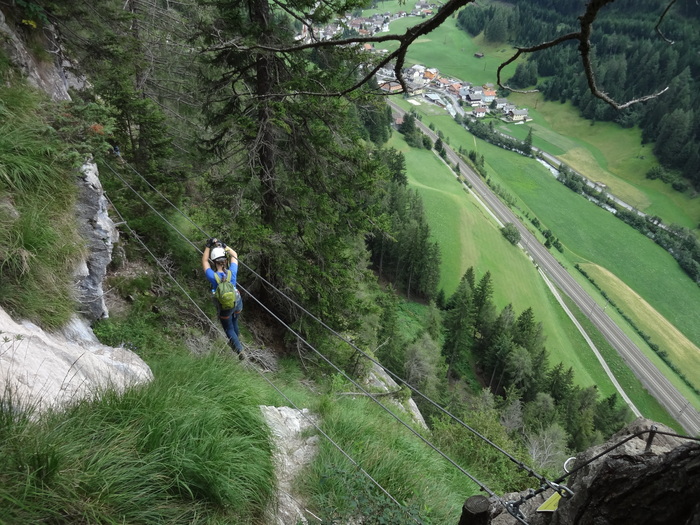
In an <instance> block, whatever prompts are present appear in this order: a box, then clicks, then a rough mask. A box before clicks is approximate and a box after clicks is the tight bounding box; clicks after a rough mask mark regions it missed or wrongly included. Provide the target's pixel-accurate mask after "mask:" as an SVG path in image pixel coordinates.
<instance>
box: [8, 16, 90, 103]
mask: <svg viewBox="0 0 700 525" xmlns="http://www.w3.org/2000/svg"><path fill="white" fill-rule="evenodd" d="M43 29H44V31H42V29H34V28H31V27H30V26H26V32H27V33H28V34H27V35H25V34H23V30H22V29H15V28H13V27H11V24H10V23H8V21H7V19H6V18H5V15H4V14H3V13H2V11H0V48H2V50H3V51H4V52H5V54H7V56H8V57H9V58H10V62H11V63H12V64H13V65H14V66H15V67H16V68H17V69H19V70H20V72H21V73H22V75H23V76H24V77H26V79H27V82H28V83H29V85H31V86H33V87H35V88H37V89H39V90H41V91H44V92H45V93H47V94H48V95H49V96H50V97H51V99H52V100H70V99H71V98H70V95H69V94H68V88H70V87H80V86H82V85H84V84H85V82H84V81H81V80H79V79H78V78H77V77H75V76H74V75H72V74H71V73H70V72H69V69H68V67H69V66H70V64H69V62H68V60H67V59H66V58H65V57H64V56H63V53H62V50H61V47H60V44H59V43H58V39H57V37H56V34H55V32H54V31H53V30H52V28H51V26H48V27H45V28H43ZM32 32H33V33H36V34H31V33H32ZM27 37H31V38H34V39H37V38H39V39H41V40H42V45H43V46H44V47H45V48H46V49H47V50H48V52H49V53H50V54H51V55H52V56H53V60H51V61H49V62H47V61H45V60H40V59H38V58H37V57H35V56H34V55H33V54H32V53H30V52H29V51H28V47H27V45H26V40H27Z"/></svg>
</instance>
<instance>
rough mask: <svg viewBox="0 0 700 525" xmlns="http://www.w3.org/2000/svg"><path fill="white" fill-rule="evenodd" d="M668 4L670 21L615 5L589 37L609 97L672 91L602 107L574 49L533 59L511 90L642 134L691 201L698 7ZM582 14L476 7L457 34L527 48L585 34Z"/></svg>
mask: <svg viewBox="0 0 700 525" xmlns="http://www.w3.org/2000/svg"><path fill="white" fill-rule="evenodd" d="M670 4H672V5H671V7H670V9H669V10H668V12H667V13H666V14H665V16H664V17H663V19H662V14H663V13H664V10H665V8H666V7H667V3H664V2H661V3H660V2H655V1H652V0H645V1H641V2H640V1H632V0H625V1H617V2H614V3H612V4H610V5H608V6H606V7H605V9H603V10H602V11H601V12H600V13H599V15H598V17H597V19H596V21H595V24H594V28H593V31H592V34H591V43H592V45H593V57H592V58H593V66H594V73H595V77H596V80H597V82H598V84H599V87H600V89H601V90H602V91H603V92H605V93H607V94H609V95H610V96H611V97H612V98H613V99H614V100H616V101H618V102H620V103H622V102H626V101H628V100H632V99H635V98H638V97H641V96H645V95H651V94H653V93H656V92H659V91H661V90H662V89H664V88H666V87H668V88H669V89H668V90H667V91H666V92H665V93H663V94H662V95H661V96H659V97H657V98H654V99H652V100H650V101H647V102H645V103H641V104H635V105H633V106H630V107H629V108H627V109H624V110H622V111H617V110H615V109H613V108H612V107H611V106H610V105H608V104H606V103H605V102H603V101H602V100H600V99H597V98H595V97H594V96H593V95H592V94H591V93H590V91H589V86H588V84H587V81H586V78H585V76H584V75H581V74H580V71H581V59H580V56H579V50H578V47H577V45H576V42H575V41H569V42H564V43H562V44H560V45H557V46H555V47H551V48H549V49H545V50H542V51H540V52H537V53H533V54H530V55H528V60H527V61H526V62H522V63H520V64H519V65H518V67H517V69H516V72H515V75H514V76H513V77H512V78H510V79H504V80H505V81H506V82H507V83H508V84H509V85H510V86H511V87H513V88H528V87H532V86H536V87H537V88H538V89H539V90H541V91H542V92H543V94H544V96H545V97H546V98H547V99H549V100H560V101H562V102H564V101H567V100H570V101H572V102H573V104H574V105H575V106H576V107H578V108H579V110H580V112H581V115H582V116H583V117H585V118H587V119H590V120H592V121H595V120H600V121H613V122H617V123H619V124H620V125H622V126H625V127H630V126H639V127H640V128H641V129H642V137H643V141H644V142H653V143H654V153H655V154H656V155H657V157H658V158H659V160H660V162H661V163H662V165H663V166H664V168H666V169H667V170H669V171H670V172H671V173H670V174H669V175H667V176H666V178H667V179H668V182H671V183H673V186H674V188H675V189H677V190H679V191H685V190H686V189H688V187H689V185H692V186H693V187H695V189H700V170H699V169H698V166H699V165H700V119H698V118H697V116H696V111H697V108H698V106H699V105H700V99H699V98H698V97H699V96H700V95H699V93H700V89H698V82H699V81H700V57H699V56H698V53H697V48H698V45H699V44H700V33H698V30H697V28H698V21H699V19H700V7H699V6H698V4H697V3H695V2H678V3H675V2H670ZM583 7H584V5H583V2H581V1H579V0H566V1H549V0H535V1H528V2H516V3H515V4H514V5H509V4H501V3H498V4H496V3H494V4H491V5H489V6H488V7H480V8H477V7H475V6H473V5H469V6H467V8H466V9H463V10H462V11H460V13H459V17H458V24H459V25H460V27H462V28H463V29H464V30H465V31H467V32H468V33H469V34H471V35H477V34H479V33H481V32H482V31H483V33H484V37H485V38H486V39H487V40H488V41H492V42H503V41H508V42H510V43H512V44H513V45H516V46H520V47H527V46H532V45H536V44H540V43H542V42H547V41H550V40H552V39H554V38H556V37H560V36H562V35H565V34H567V33H570V32H575V31H577V30H578V21H577V16H578V15H579V14H581V13H582V12H583ZM659 22H660V23H659ZM657 24H658V26H659V31H658V32H657V31H656V30H655V27H656V26H657ZM650 177H653V178H656V177H658V174H657V173H653V174H650Z"/></svg>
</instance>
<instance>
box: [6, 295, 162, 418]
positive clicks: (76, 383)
mask: <svg viewBox="0 0 700 525" xmlns="http://www.w3.org/2000/svg"><path fill="white" fill-rule="evenodd" d="M0 333H1V334H2V335H1V336H0V397H5V398H6V399H8V397H7V396H8V395H9V399H11V400H12V402H13V404H20V405H22V406H33V407H35V408H36V409H37V410H38V411H39V412H41V411H44V410H46V409H48V408H60V407H61V406H63V405H65V404H67V403H70V402H71V401H74V400H77V399H81V398H86V397H91V396H95V395H98V394H99V393H100V391H102V390H103V389H105V388H112V389H116V390H118V391H123V390H124V389H125V388H126V387H129V386H132V385H138V384H141V383H145V382H148V381H150V380H151V379H152V378H153V376H152V373H151V370H150V368H149V367H148V365H147V364H146V363H145V362H144V361H143V360H142V359H141V358H140V357H138V356H137V355H136V354H134V353H133V352H131V351H129V350H126V349H124V348H112V347H109V346H105V345H102V344H100V343H99V342H98V341H97V339H96V338H95V336H94V335H93V333H92V330H91V329H90V328H89V326H88V325H87V324H86V323H85V321H82V320H79V319H77V318H76V319H74V320H73V321H72V322H71V323H69V325H68V326H67V327H66V328H64V330H63V332H62V333H56V334H47V333H46V332H44V331H43V330H42V329H41V328H39V327H38V326H36V325H34V324H32V323H29V322H24V323H22V324H20V323H17V322H15V321H13V320H12V319H11V318H10V316H9V315H7V313H5V311H4V310H2V309H0Z"/></svg>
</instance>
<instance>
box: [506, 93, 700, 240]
mask: <svg viewBox="0 0 700 525" xmlns="http://www.w3.org/2000/svg"><path fill="white" fill-rule="evenodd" d="M508 98H509V99H511V100H512V101H513V102H514V103H516V104H517V105H518V106H521V107H527V108H528V110H529V115H530V116H531V117H532V118H533V120H532V122H528V123H527V124H525V125H517V126H515V125H512V124H510V125H508V124H505V123H502V122H501V123H500V125H499V126H498V130H499V131H501V132H503V133H507V134H509V135H511V136H513V137H516V138H520V139H523V138H525V136H527V133H528V127H532V132H533V144H534V145H535V146H536V147H538V148H540V149H542V150H543V151H546V152H547V153H550V154H552V155H554V156H556V157H558V158H559V159H560V160H562V161H563V162H565V163H566V164H567V165H569V166H571V167H572V168H573V169H575V170H576V171H578V172H580V173H582V174H583V175H585V176H586V177H587V178H589V179H591V180H595V181H598V182H602V183H604V184H605V185H606V186H607V187H608V191H609V192H610V193H612V194H613V195H615V196H616V197H619V198H620V199H622V200H623V201H625V202H627V203H628V204H630V205H632V206H634V207H635V208H637V209H639V210H641V211H643V212H645V213H647V214H649V215H658V216H659V217H661V218H662V219H663V220H664V222H666V223H667V224H679V225H681V226H684V227H686V228H690V229H695V230H696V232H697V228H698V224H699V223H700V199H698V198H697V197H695V198H694V197H693V196H692V195H691V194H690V193H679V192H677V191H675V190H674V189H673V188H671V186H670V185H669V184H665V183H663V182H662V181H660V180H649V179H647V178H646V173H647V172H648V171H649V169H650V168H651V167H652V166H655V165H656V164H657V162H656V158H655V157H654V153H653V151H652V148H653V145H652V144H644V145H643V144H642V143H641V140H642V139H641V131H640V130H639V128H630V129H623V128H621V127H620V126H618V125H617V124H614V123H612V122H595V123H592V122H590V121H587V120H584V119H582V118H581V117H579V116H578V110H577V109H576V108H574V107H573V106H572V105H571V103H566V104H561V103H559V102H552V101H549V102H547V101H544V100H543V98H542V96H541V95H539V94H532V95H522V94H518V93H513V94H511V95H510V96H509V97H508Z"/></svg>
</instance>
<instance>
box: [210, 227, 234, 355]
mask: <svg viewBox="0 0 700 525" xmlns="http://www.w3.org/2000/svg"><path fill="white" fill-rule="evenodd" d="M210 259H211V261H210ZM211 262H213V263H214V268H212V264H211ZM202 268H203V269H204V274H205V276H206V278H207V280H208V281H209V283H210V284H211V293H212V298H213V300H214V305H215V306H216V312H217V314H218V316H219V321H221V326H222V327H223V329H224V332H226V336H227V337H228V342H229V345H230V346H231V349H232V350H233V351H234V352H236V354H238V357H239V359H243V345H241V341H240V339H239V331H238V316H239V315H240V313H241V310H243V299H242V298H241V294H240V293H239V292H238V289H237V288H236V276H237V274H238V254H237V253H236V252H235V251H234V250H233V249H232V248H230V247H229V246H226V245H225V244H224V243H222V242H221V241H219V240H218V239H216V238H211V239H209V240H208V241H207V243H206V246H205V247H204V252H203V253H202ZM228 282H230V283H231V284H232V285H233V286H230V285H229V284H228ZM222 284H223V286H222ZM220 286H221V289H220V290H219V292H218V293H217V289H218V288H219V287H220ZM228 289H231V292H232V293H233V294H234V297H231V298H229V297H228V294H226V293H224V292H223V291H224V290H228ZM222 302H223V304H222Z"/></svg>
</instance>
